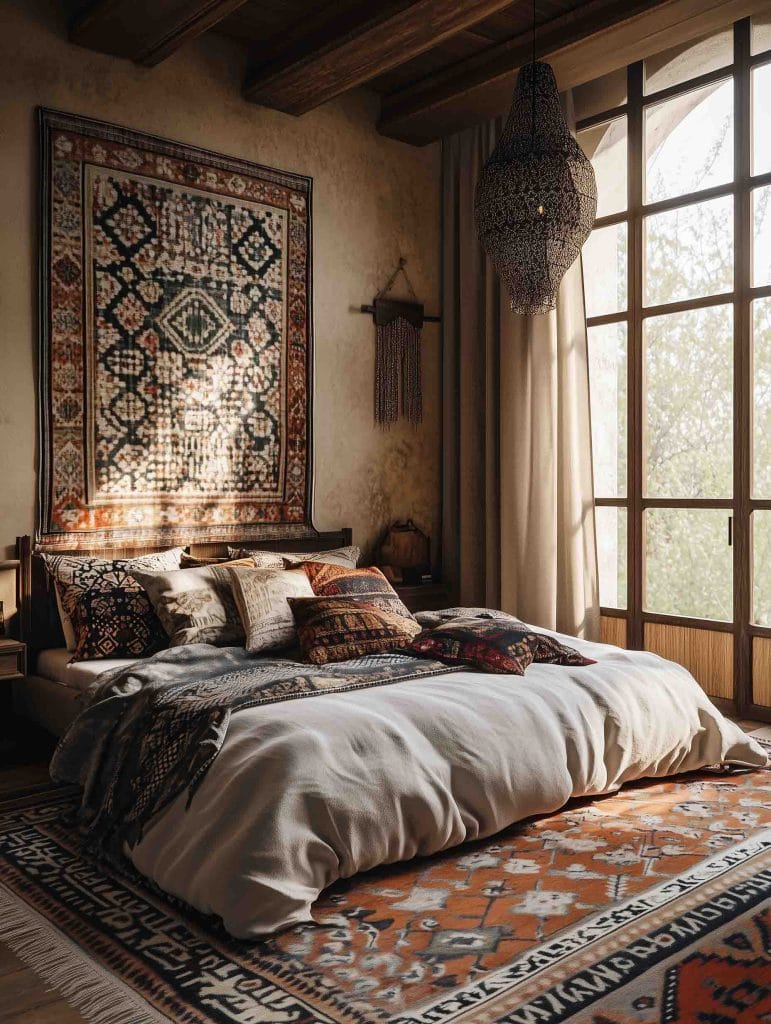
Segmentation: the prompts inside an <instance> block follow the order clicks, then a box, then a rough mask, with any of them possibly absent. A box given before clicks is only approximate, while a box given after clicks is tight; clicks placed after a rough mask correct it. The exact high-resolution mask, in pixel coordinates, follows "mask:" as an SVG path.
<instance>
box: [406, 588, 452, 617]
mask: <svg viewBox="0 0 771 1024" xmlns="http://www.w3.org/2000/svg"><path fill="white" fill-rule="evenodd" d="M394 590H395V591H396V593H397V594H398V595H399V597H400V598H401V599H402V601H404V603H405V604H406V605H407V607H408V608H409V610H410V611H411V612H434V611H438V610H439V609H440V608H449V607H451V606H452V604H453V597H452V587H451V586H450V584H449V583H418V584H415V586H403V585H402V584H399V585H398V586H396V587H394Z"/></svg>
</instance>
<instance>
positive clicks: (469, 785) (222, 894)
mask: <svg viewBox="0 0 771 1024" xmlns="http://www.w3.org/2000/svg"><path fill="white" fill-rule="evenodd" d="M552 635H556V636H558V638H559V639H560V640H562V641H564V642H565V643H568V644H570V645H571V646H573V647H574V648H576V649H578V650H580V651H581V653H583V654H585V655H586V656H588V657H590V658H594V659H596V661H597V664H596V665H589V666H587V667H584V668H562V667H557V666H552V665H531V666H530V667H529V668H528V669H527V672H526V674H525V676H524V677H519V676H508V675H487V674H482V673H479V672H471V671H459V672H454V673H452V674H450V675H443V676H436V677H428V678H423V679H418V680H413V681H407V682H403V683H396V684H393V685H387V686H380V687H374V688H371V689H364V690H352V691H348V692H345V693H339V694H325V695H323V696H320V697H316V698H314V699H312V700H310V699H309V700H293V701H289V702H285V703H278V704H269V705H263V706H262V707H257V708H252V709H249V710H245V711H241V712H239V713H238V714H235V715H234V716H233V718H232V720H231V723H230V727H229V730H228V734H227V738H226V740H225V743H224V746H223V748H222V750H221V752H220V754H219V756H218V757H217V758H216V760H215V762H214V763H213V765H212V766H211V768H210V769H209V771H208V774H207V775H206V777H205V779H204V781H203V783H202V784H201V786H200V788H199V789H198V790H197V792H196V794H195V797H194V799H193V801H192V804H191V806H190V808H189V809H188V810H185V800H186V797H185V796H184V795H183V796H181V797H179V798H178V799H177V800H176V802H175V803H173V804H171V805H170V806H169V808H167V810H166V811H164V813H163V814H162V815H161V816H160V817H159V818H158V819H157V820H156V821H155V822H154V823H153V824H152V826H151V827H149V828H148V830H147V832H146V834H145V836H144V838H143V839H142V841H141V842H140V843H138V844H137V845H136V846H135V847H134V849H133V850H131V851H127V853H128V855H129V856H130V857H131V859H132V861H133V863H134V864H135V866H136V867H137V868H138V870H139V871H141V872H142V873H143V874H145V875H147V876H148V877H150V878H151V879H153V880H154V881H155V882H157V883H158V885H159V886H160V887H161V888H162V889H165V890H166V891H167V892H169V893H172V894H174V895H176V896H179V897H181V898H182V899H183V900H185V901H186V902H187V903H189V904H191V905H192V906H193V907H196V908H197V909H198V910H201V911H204V912H207V913H214V914H217V915H219V916H220V917H221V918H222V919H223V922H224V924H225V927H226V928H227V930H228V931H229V932H230V933H231V934H232V935H235V936H237V937H243V938H246V937H250V938H256V937H259V936H264V935H267V934H270V933H271V932H274V931H276V930H278V929H281V928H286V927H287V926H289V925H292V924H296V923H298V922H303V921H311V920H312V919H313V918H312V907H313V903H314V901H315V900H316V898H317V897H318V895H319V893H320V892H321V891H322V890H323V889H324V888H326V887H327V886H329V885H331V884H332V883H333V882H334V881H336V880H337V879H338V878H341V877H348V876H350V875H353V874H355V873H356V872H358V871H365V870H367V869H369V868H372V867H375V866H376V865H379V864H387V863H392V862H394V861H399V860H406V859H408V858H410V857H414V856H416V855H423V854H431V853H435V852H437V851H439V850H444V849H446V848H448V847H451V846H455V845H456V844H458V843H463V842H465V841H466V840H472V839H477V838H479V837H483V836H488V835H491V834H493V833H495V832H497V831H499V830H500V829H502V828H505V827H506V826H508V825H511V824H512V823H513V822H516V821H518V820H520V819H522V818H526V817H528V816H530V815H533V814H543V813H546V812H550V811H555V810H557V808H559V807H561V806H562V805H563V804H564V803H565V802H566V801H567V800H569V799H570V798H571V797H579V796H586V795H590V794H599V793H608V792H611V791H613V790H616V789H618V788H619V786H621V785H623V783H625V782H628V781H630V780H632V779H639V778H642V777H646V776H654V777H659V776H665V775H673V774H676V773H679V772H685V771H690V770H692V769H696V768H700V767H703V766H705V765H710V764H715V763H717V762H731V763H738V764H746V765H753V766H755V765H757V766H760V765H764V764H765V762H766V757H765V754H764V752H763V750H762V749H761V748H760V746H759V745H758V744H757V743H755V742H754V741H753V740H752V739H750V738H749V737H748V736H746V735H745V734H744V733H743V732H742V731H741V729H740V728H739V727H738V726H736V725H734V724H733V723H732V722H729V721H728V720H727V719H725V718H724V717H723V716H722V715H721V714H720V712H719V711H717V710H716V709H715V708H714V707H713V705H712V704H711V703H710V701H709V699H708V698H707V697H706V696H705V695H704V693H703V691H702V690H701V689H700V687H699V686H698V685H697V683H696V682H695V681H694V679H693V678H692V676H691V675H690V674H689V673H688V672H687V671H686V670H685V669H683V668H681V667H680V666H678V665H675V664H673V663H672V662H668V661H664V660H663V659H662V658H659V657H658V656H657V655H655V654H648V653H645V652H640V651H622V650H620V649H618V648H615V647H608V646H605V645H600V644H592V643H587V642H584V641H580V640H575V639H573V638H571V637H563V636H560V635H559V634H552Z"/></svg>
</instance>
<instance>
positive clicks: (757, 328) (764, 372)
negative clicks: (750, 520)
mask: <svg viewBox="0 0 771 1024" xmlns="http://www.w3.org/2000/svg"><path fill="white" fill-rule="evenodd" d="M752 341H753V345H752V362H753V375H754V381H753V396H752V397H753V403H752V421H753V441H752V452H753V465H754V479H753V485H752V493H753V496H754V497H755V498H771V298H768V299H756V300H755V302H753V303H752ZM768 576H769V579H771V563H769V564H768Z"/></svg>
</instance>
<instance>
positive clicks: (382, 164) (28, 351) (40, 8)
mask: <svg viewBox="0 0 771 1024" xmlns="http://www.w3.org/2000/svg"><path fill="white" fill-rule="evenodd" d="M62 8H63V5H62V4H61V3H59V2H56V0H10V2H9V0H6V2H5V3H3V4H2V7H1V8H0V167H2V177H1V179H0V180H2V188H0V225H1V227H0V233H1V234H0V309H1V310H2V328H1V330H0V424H1V429H2V432H1V433H0V524H1V525H2V536H0V557H3V553H7V554H10V552H11V547H10V545H12V543H13V538H14V536H15V535H16V534H20V533H29V532H32V530H33V527H34V508H35V491H36V473H35V464H36V460H37V424H36V411H35V404H36V383H35V361H36V345H37V323H36V317H37V296H36V288H37V275H36V261H37V245H38V237H37V231H38V225H37V202H38V167H37V128H36V121H35V107H36V106H37V105H43V106H48V107H53V108H56V109H59V110H64V111H68V112H72V113H77V114H82V115H85V116H88V117H95V118H100V119H102V120H105V121H112V122H115V123H118V124H123V125H126V126H128V127H130V128H135V129H138V130H140V131H144V132H151V133H155V134H157V135H160V136H163V137H166V138H170V139H178V140H180V141H183V142H187V143H191V144H193V145H197V146H203V147H206V148H208V149H213V150H216V151H219V152H222V153H225V154H228V155H231V156H235V157H241V158H244V159H247V160H254V161H256V162H258V163H263V164H267V165H269V166H275V167H279V168H282V169H285V170H292V171H297V172H299V173H301V174H308V175H311V176H312V177H313V179H314V197H313V203H314V306H315V351H316V360H315V361H316V380H315V414H314V428H315V461H316V472H315V478H316V484H315V506H316V513H315V523H316V526H317V527H318V528H319V529H333V528H336V527H340V526H352V527H353V530H354V538H355V540H356V541H357V542H358V543H360V544H361V545H362V546H363V547H370V546H371V545H372V544H373V543H374V542H375V541H376V539H377V537H378V534H379V532H380V531H381V529H382V528H383V526H384V525H385V524H386V522H387V521H388V520H390V519H392V518H394V517H396V516H405V515H407V514H411V515H412V516H413V517H414V518H415V519H416V520H417V521H418V522H419V523H420V524H421V525H423V526H424V527H425V528H426V529H427V530H429V531H430V532H431V535H432V536H433V537H434V538H436V539H437V540H438V531H439V504H440V494H439V488H440V482H439V463H440V409H439V394H440V390H439V329H438V326H437V325H427V326H426V328H425V329H424V333H423V338H424V341H423V356H424V394H425V399H424V409H425V415H424V422H423V424H422V426H421V427H420V428H418V429H417V430H413V429H412V428H411V427H409V426H407V425H406V424H404V425H403V424H399V425H397V426H396V427H393V428H391V430H390V431H388V432H383V431H380V430H378V429H377V428H376V427H375V426H374V424H373V414H372V403H373V387H374V381H373V377H374V373H373V371H374V328H373V324H372V321H371V319H369V318H368V317H366V316H363V315H361V314H360V313H358V312H355V310H356V309H357V308H358V306H359V305H360V304H361V303H362V302H369V301H370V300H371V299H372V296H373V295H374V293H375V291H376V290H377V288H378V287H380V285H381V284H382V283H383V281H384V279H386V278H387V277H388V275H389V274H390V272H391V270H392V269H393V266H394V265H395V263H396V261H397V259H398V257H399V255H400V254H401V255H404V256H406V257H407V259H408V261H409V273H410V277H411V279H412V282H413V284H414V286H415V289H416V291H417V292H418V294H419V296H420V297H421V298H422V299H424V301H425V304H426V309H427V311H428V312H434V311H436V310H437V309H438V308H439V213H440V211H439V203H440V173H441V168H440V151H439V146H438V145H436V144H435V145H433V146H429V147H426V148H424V149H416V148H413V147H410V146H407V145H404V144H402V143H399V142H394V141H391V140H388V139H385V138H383V137H381V136H379V135H378V134H377V133H376V131H375V128H374V122H375V119H376V116H377V109H378V101H377V98H376V97H375V96H374V95H371V94H368V93H365V92H362V91H359V92H357V93H354V94H350V95H348V96H347V97H344V98H343V99H341V100H340V101H333V102H332V103H329V104H327V105H325V106H323V107H321V108H320V109H318V110H316V111H314V112H312V113H310V114H307V115H305V116H304V117H302V118H299V119H297V118H294V117H291V116H289V115H285V114H281V113H278V112H275V111H272V110H267V109H265V108H262V107H258V106H256V105H254V104H251V103H247V102H246V101H245V100H242V99H241V98H240V95H239V91H240V84H241V82H242V81H243V78H244V70H245V66H246V52H245V50H242V49H241V48H240V47H239V46H238V44H235V43H232V42H230V41H228V40H225V39H221V38H219V37H214V36H211V35H209V36H207V37H205V38H203V39H199V40H196V41H194V42H192V43H190V44H188V45H187V46H186V47H185V48H183V50H182V51H181V52H179V53H177V54H176V55H174V56H173V57H171V58H170V59H169V60H168V61H166V62H164V63H162V64H161V65H159V66H158V67H156V68H154V69H149V70H148V69H144V68H139V67H135V66H134V65H133V64H131V63H129V62H128V61H123V60H119V59H117V58H112V57H108V56H103V55H101V54H96V53H93V52H91V51H89V50H85V49H82V48H80V47H76V46H73V45H72V44H70V43H69V42H68V41H67V35H66V25H65V18H64V15H63V12H62Z"/></svg>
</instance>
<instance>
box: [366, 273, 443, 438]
mask: <svg viewBox="0 0 771 1024" xmlns="http://www.w3.org/2000/svg"><path fill="white" fill-rule="evenodd" d="M406 262H407V261H406V260H405V259H404V258H403V257H402V258H401V259H400V260H399V265H398V267H397V268H396V270H395V271H394V272H393V274H391V277H390V278H389V280H388V283H387V284H386V286H385V287H384V288H382V289H381V290H380V291H379V292H378V293H377V295H376V296H375V301H374V304H373V305H371V306H362V307H361V311H362V313H371V314H372V316H373V319H374V321H375V330H376V339H375V421H376V423H378V425H379V426H381V427H389V426H390V425H391V424H392V423H395V422H396V421H397V420H398V419H399V416H400V415H401V416H403V417H404V418H405V419H406V420H408V421H409V422H410V423H412V425H413V426H417V424H418V423H420V422H421V421H422V419H423V390H422V382H421V359H420V336H421V331H422V329H423V324H424V323H425V322H426V321H432V322H438V321H439V317H438V316H426V315H425V314H424V312H423V304H422V303H421V302H418V299H417V296H416V295H415V290H414V288H413V287H412V283H411V282H410V279H409V277H408V276H407V271H406V270H405V269H404V267H405V264H406ZM399 274H402V275H403V277H404V280H405V281H406V282H407V287H408V288H409V290H410V293H411V295H412V298H413V300H414V301H402V300H397V299H388V298H386V295H387V294H388V292H389V291H390V290H391V288H392V287H393V284H394V281H395V280H396V278H397V276H398V275H399Z"/></svg>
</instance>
